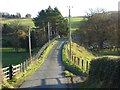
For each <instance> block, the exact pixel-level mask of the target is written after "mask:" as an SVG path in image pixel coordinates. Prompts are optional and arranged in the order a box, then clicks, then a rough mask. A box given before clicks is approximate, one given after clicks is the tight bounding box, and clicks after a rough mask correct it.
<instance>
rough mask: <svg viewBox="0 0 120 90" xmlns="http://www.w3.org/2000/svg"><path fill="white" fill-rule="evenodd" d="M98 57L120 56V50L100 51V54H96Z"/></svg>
mask: <svg viewBox="0 0 120 90" xmlns="http://www.w3.org/2000/svg"><path fill="white" fill-rule="evenodd" d="M95 54H96V56H120V50H119V51H114V50H108V49H104V50H100V51H99V52H96V53H95Z"/></svg>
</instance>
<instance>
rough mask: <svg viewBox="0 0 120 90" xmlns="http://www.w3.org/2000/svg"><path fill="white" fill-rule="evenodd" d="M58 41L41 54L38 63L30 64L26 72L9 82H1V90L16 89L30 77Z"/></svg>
mask: <svg viewBox="0 0 120 90" xmlns="http://www.w3.org/2000/svg"><path fill="white" fill-rule="evenodd" d="M57 42H58V41H57V40H55V41H54V42H53V43H52V44H50V45H49V46H48V47H47V48H46V50H45V51H44V52H43V53H42V55H41V57H40V59H39V61H38V62H36V63H34V64H32V65H31V66H30V67H29V69H28V70H26V72H23V73H20V74H19V75H17V76H16V77H14V78H13V79H12V80H10V81H8V82H7V81H3V82H2V87H3V88H17V87H19V86H20V85H21V84H22V82H23V81H24V80H25V79H26V78H27V77H28V76H30V75H32V74H33V73H34V72H35V71H36V70H37V69H38V68H39V67H40V66H41V65H42V64H43V63H44V60H45V58H46V57H47V56H48V54H49V52H50V50H51V49H52V48H53V46H54V45H55V44H56V43H57Z"/></svg>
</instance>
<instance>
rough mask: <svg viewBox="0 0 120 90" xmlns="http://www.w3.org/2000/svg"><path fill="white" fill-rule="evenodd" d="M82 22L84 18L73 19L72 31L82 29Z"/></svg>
mask: <svg viewBox="0 0 120 90" xmlns="http://www.w3.org/2000/svg"><path fill="white" fill-rule="evenodd" d="M67 19H68V18H67ZM82 20H83V18H79V17H72V18H71V30H72V31H75V30H76V29H79V27H80V21H82Z"/></svg>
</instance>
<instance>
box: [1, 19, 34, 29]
mask: <svg viewBox="0 0 120 90" xmlns="http://www.w3.org/2000/svg"><path fill="white" fill-rule="evenodd" d="M14 21H20V23H21V24H22V25H30V26H31V27H35V25H34V23H33V21H32V19H2V21H1V23H3V24H8V23H11V22H14Z"/></svg>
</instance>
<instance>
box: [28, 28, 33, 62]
mask: <svg viewBox="0 0 120 90" xmlns="http://www.w3.org/2000/svg"><path fill="white" fill-rule="evenodd" d="M28 30H29V55H30V62H31V61H32V56H31V55H32V54H31V37H30V27H29V26H28Z"/></svg>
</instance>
